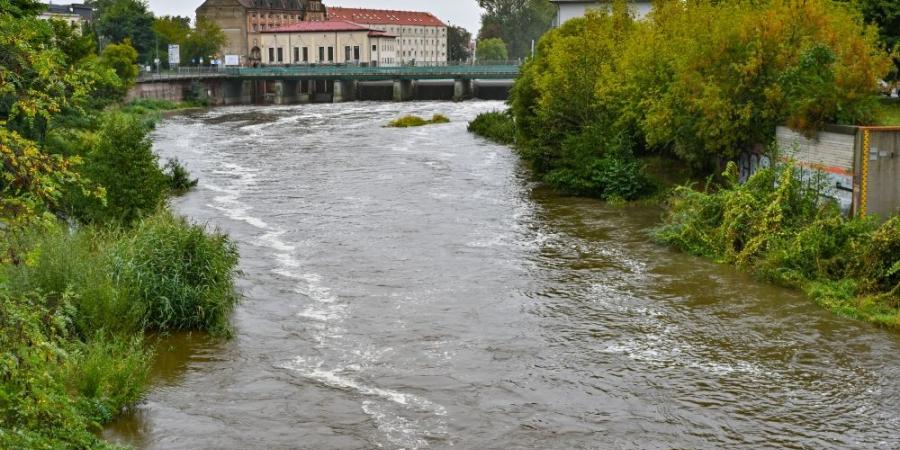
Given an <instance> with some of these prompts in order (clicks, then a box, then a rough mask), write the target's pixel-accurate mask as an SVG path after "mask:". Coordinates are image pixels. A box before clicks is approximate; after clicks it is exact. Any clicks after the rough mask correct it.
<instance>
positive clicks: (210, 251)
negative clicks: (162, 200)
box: [113, 212, 238, 334]
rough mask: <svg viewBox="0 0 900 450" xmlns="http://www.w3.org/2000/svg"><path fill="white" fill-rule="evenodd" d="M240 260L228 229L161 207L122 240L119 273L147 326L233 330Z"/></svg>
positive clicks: (116, 271) (216, 331)
mask: <svg viewBox="0 0 900 450" xmlns="http://www.w3.org/2000/svg"><path fill="white" fill-rule="evenodd" d="M237 261H238V254H237V248H236V247H235V245H234V244H233V243H231V242H230V241H229V240H228V238H227V237H226V236H225V235H223V234H219V233H212V234H207V233H206V229H205V228H204V227H202V226H198V225H191V224H189V223H188V222H187V221H186V220H185V219H183V218H178V217H175V216H173V215H172V214H171V213H168V212H160V213H157V214H156V215H154V216H151V217H148V218H146V219H144V220H143V221H141V222H140V223H138V224H137V225H136V227H135V229H134V231H133V232H132V233H130V234H129V235H127V236H125V237H123V238H122V239H120V240H119V241H118V242H116V248H115V250H114V267H113V274H114V277H115V278H116V279H117V280H120V283H121V289H123V291H124V292H126V293H127V295H128V297H129V299H131V301H132V302H134V303H135V304H136V305H140V306H139V309H140V310H141V311H142V314H141V323H142V325H143V328H144V329H147V330H155V331H176V330H205V331H209V332H211V333H214V334H228V333H229V332H230V326H229V317H230V314H231V311H232V309H233V308H234V305H235V303H236V302H237V295H236V293H235V290H234V283H233V277H234V274H235V267H236V266H237Z"/></svg>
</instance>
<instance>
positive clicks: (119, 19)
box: [94, 0, 156, 62]
mask: <svg viewBox="0 0 900 450" xmlns="http://www.w3.org/2000/svg"><path fill="white" fill-rule="evenodd" d="M94 5H96V6H97V7H98V8H99V10H100V15H99V20H98V26H97V28H98V32H99V33H100V35H101V36H103V37H106V38H108V39H110V40H111V41H112V42H113V43H116V44H119V43H122V42H124V41H125V39H130V40H131V45H132V46H133V47H134V48H135V50H137V52H138V60H139V61H141V62H150V61H152V60H153V58H154V57H155V48H156V34H155V33H154V31H153V23H154V18H153V13H151V12H150V11H149V10H148V9H147V4H146V3H145V2H144V1H142V0H102V1H97V2H95V3H94Z"/></svg>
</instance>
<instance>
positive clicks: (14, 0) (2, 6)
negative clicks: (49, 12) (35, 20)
mask: <svg viewBox="0 0 900 450" xmlns="http://www.w3.org/2000/svg"><path fill="white" fill-rule="evenodd" d="M46 9H47V6H46V5H44V4H43V3H41V2H39V1H37V0H0V11H2V12H3V13H5V14H9V15H10V16H12V17H13V18H16V19H21V18H25V17H34V16H37V15H38V14H40V13H41V12H42V11H44V10H46Z"/></svg>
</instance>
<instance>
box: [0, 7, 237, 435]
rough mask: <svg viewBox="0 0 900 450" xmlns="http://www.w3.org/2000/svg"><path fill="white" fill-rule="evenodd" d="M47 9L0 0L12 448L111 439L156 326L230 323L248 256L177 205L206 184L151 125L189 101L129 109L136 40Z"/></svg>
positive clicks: (225, 327) (222, 328)
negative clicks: (50, 16)
mask: <svg viewBox="0 0 900 450" xmlns="http://www.w3.org/2000/svg"><path fill="white" fill-rule="evenodd" d="M41 8H42V7H41V6H39V5H38V4H36V3H34V2H30V1H11V0H0V49H2V50H3V51H2V52H0V80H2V84H0V167H2V171H0V448H109V447H111V446H110V445H109V444H107V443H105V442H103V441H101V440H100V439H99V438H98V437H97V435H96V432H97V430H98V429H99V427H100V426H101V425H102V424H104V423H107V422H109V421H111V420H112V419H114V418H115V417H117V416H118V415H119V414H121V413H122V411H123V410H124V409H126V408H128V407H130V406H131V405H134V404H135V403H136V402H138V401H139V400H140V399H141V397H142V395H143V393H144V391H145V389H146V386H147V382H148V374H149V369H150V365H151V362H152V360H153V355H154V348H153V345H152V343H151V342H150V341H149V340H148V339H146V338H145V335H146V334H147V333H153V334H158V333H168V332H174V331H181V330H185V331H188V330H196V331H204V332H210V333H212V334H214V335H217V336H228V335H229V334H230V326H229V316H230V313H231V311H232V309H233V307H234V305H235V303H236V302H237V300H238V297H237V295H236V294H235V290H234V283H233V277H234V274H235V268H236V265H237V259H238V254H237V250H236V247H235V245H234V244H233V243H231V242H230V241H229V240H228V238H227V237H226V236H224V235H222V234H221V233H218V232H215V231H210V230H207V229H206V228H205V227H203V226H198V225H193V224H190V223H189V222H187V221H186V220H185V219H183V218H180V217H177V216H175V215H173V214H172V213H171V212H170V211H168V209H167V207H166V199H167V197H168V196H169V195H172V194H174V193H180V192H184V191H185V190H187V189H190V188H191V187H192V186H193V185H195V184H196V180H192V179H191V178H190V176H189V174H188V173H187V171H186V170H185V169H184V167H182V166H181V165H180V164H178V163H177V161H171V162H169V164H168V165H167V168H166V171H164V170H163V168H162V167H160V163H159V161H158V160H157V157H156V156H155V155H154V154H153V152H152V151H151V142H150V140H149V138H148V133H149V131H150V129H151V128H152V126H153V123H154V121H155V120H156V119H157V118H158V113H159V111H161V110H163V109H170V108H175V107H178V106H181V105H174V104H168V103H160V102H143V103H140V104H132V105H128V106H124V107H123V106H120V105H121V101H122V99H123V98H124V95H125V92H126V91H127V88H128V87H129V85H130V84H131V83H133V82H134V79H135V76H136V74H137V68H136V66H135V62H136V59H137V52H135V51H134V49H133V48H131V46H130V44H129V43H128V42H127V41H124V42H121V43H115V44H110V45H107V46H106V48H105V49H104V51H103V52H102V53H101V54H100V55H97V54H96V53H95V52H94V49H95V48H96V41H95V38H94V36H93V35H92V34H91V33H90V30H87V29H86V30H84V31H85V32H84V33H77V32H75V30H73V29H72V28H70V27H69V26H68V25H66V24H63V23H62V22H57V21H50V22H47V21H42V20H38V19H37V18H36V14H37V12H38V11H40V10H41Z"/></svg>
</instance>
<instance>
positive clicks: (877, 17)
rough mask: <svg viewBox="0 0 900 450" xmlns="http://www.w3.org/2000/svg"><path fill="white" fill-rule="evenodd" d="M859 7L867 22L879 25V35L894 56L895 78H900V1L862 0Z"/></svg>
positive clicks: (893, 76)
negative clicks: (899, 52) (899, 53)
mask: <svg viewBox="0 0 900 450" xmlns="http://www.w3.org/2000/svg"><path fill="white" fill-rule="evenodd" d="M859 7H860V10H861V11H862V14H863V17H864V18H865V19H866V22H868V23H872V24H875V25H876V26H878V35H879V37H880V38H881V42H883V43H884V45H885V47H886V48H887V50H888V51H890V52H892V53H893V56H894V73H893V74H892V78H893V79H894V80H897V79H900V55H898V54H897V52H898V51H900V46H898V44H900V2H898V1H896V0H860V1H859Z"/></svg>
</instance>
